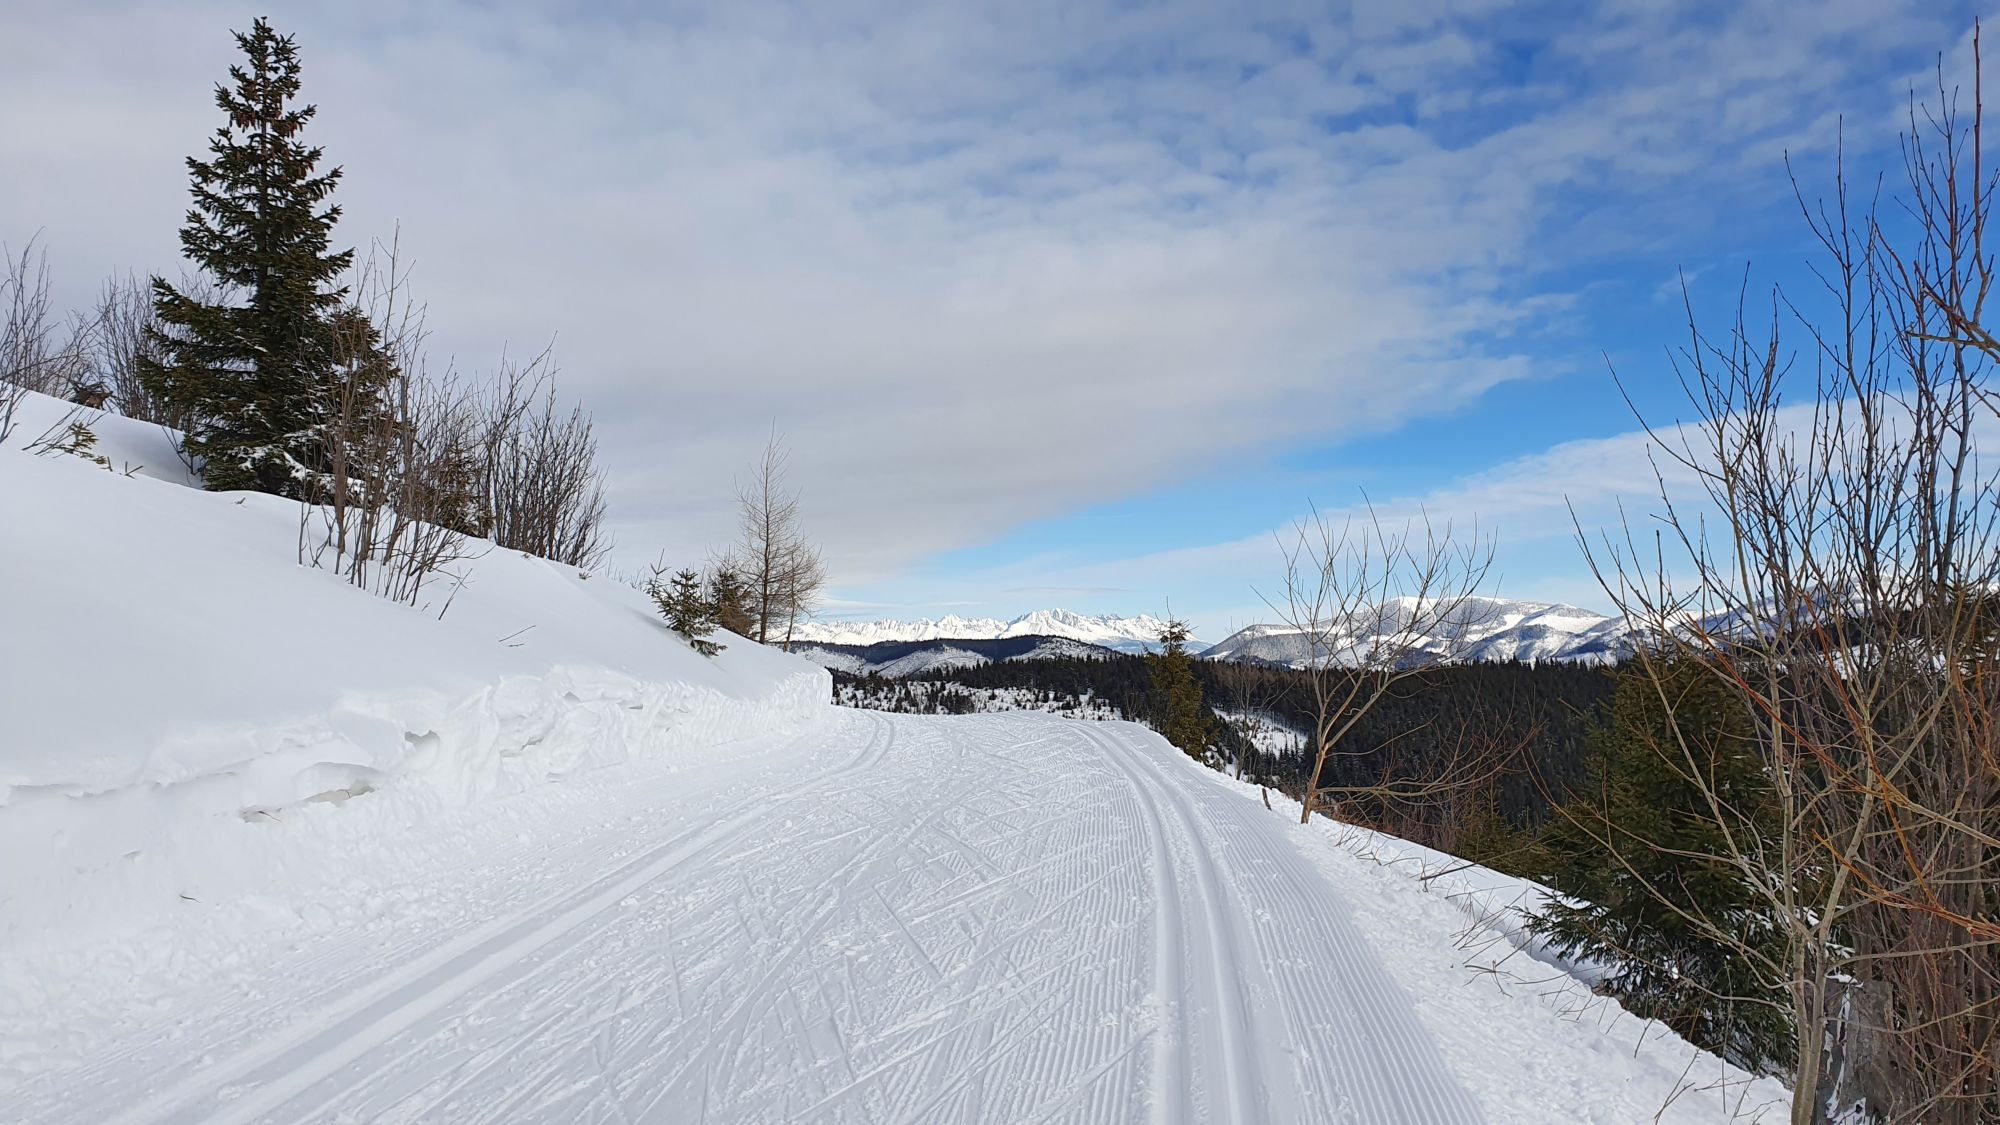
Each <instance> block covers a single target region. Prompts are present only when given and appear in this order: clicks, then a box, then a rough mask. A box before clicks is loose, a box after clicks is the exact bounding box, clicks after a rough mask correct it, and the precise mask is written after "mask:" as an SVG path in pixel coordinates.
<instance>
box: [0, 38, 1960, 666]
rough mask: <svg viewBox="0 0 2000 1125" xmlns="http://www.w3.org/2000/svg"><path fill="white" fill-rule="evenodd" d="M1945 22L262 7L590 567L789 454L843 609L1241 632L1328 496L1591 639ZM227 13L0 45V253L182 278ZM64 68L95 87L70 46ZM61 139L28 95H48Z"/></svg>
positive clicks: (378, 214) (675, 528) (700, 541)
mask: <svg viewBox="0 0 2000 1125" xmlns="http://www.w3.org/2000/svg"><path fill="white" fill-rule="evenodd" d="M1975 11H1976V10H1975V9H1973V8H1971V7H1968V6H1963V5H1959V4H1955V3H1939V2H1918V0H1825V2H1817V3H1794V2H1778V0H1751V2H1747V3H1637V2H1621V3H1606V4H1600V5H1595V6H1579V5H1573V4H1554V3H1546V4H1535V3H1529V4H1510V3H1500V2H1485V0H1481V2H1474V3H1450V4H1447V3H1438V4H1426V3H1404V4H1397V5H1385V4H1375V3H1358V4H1356V5H1354V6H1352V7H1346V6H1342V5H1326V4H1310V5H1304V4H1301V5H1289V4H1199V3H1161V4H1145V5H1138V4H1125V3H1104V4H1097V3H1084V2H1063V3H1056V2H1049V3H1022V4H1011V5H1007V6H1005V7H1000V6H975V5H966V4H948V5H923V4H913V3H869V2H852V3H847V2H842V3H823V4H811V5H803V4H801V5H766V4H757V3H728V4H712V5H709V4H681V5H638V4H596V5H548V6H541V5H526V4H512V3H506V2H504V0H502V2H497V3H484V2H482V3H476V4H475V3H454V2H442V3H436V4H425V5H422V6H410V5H402V4H388V3H369V2H362V3H356V4H350V5H342V6H338V7H331V6H322V5H312V6H297V5H277V6H274V7H273V9H272V11H271V15H272V17H273V19H274V22H276V23H277V25H278V26H279V27H280V29H281V30H285V31H291V32H295V33H296V34H297V35H298V37H299V39H300V42H301V46H302V49H303V51H304V57H305V65H306V73H305V82H306V91H307V94H308V96H309V97H310V98H312V99H313V100H315V101H317V102H318V103H319V104H320V105H321V107H322V108H321V114H320V117H319V119H318V120H316V121H315V122H314V125H313V134H314V139H315V140H316V141H317V142H318V143H320V144H323V145H324V146H325V147H326V150H327V156H328V159H329V160H331V161H333V162H337V163H340V164H341V165H343V166H344V167H345V168H346V179H345V180H344V182H343V185H342V189H341V199H342V201H343V203H344V205H345V207H346V217H345V219H344V221H343V224H342V228H341V231H342V236H343V238H344V239H345V240H347V241H351V242H353V243H356V244H359V245H362V246H364V247H365V246H366V245H367V244H368V243H369V241H370V240H371V239H376V238H384V237H387V236H389V235H390V234H391V233H392V232H395V231H396V230H398V228H399V227H400V231H401V238H402V242H403V245H404V248H405V253H406V255H407V256H408V258H410V259H412V260H413V261H414V263H415V272H414V277H413V283H414V285H415V287H416V289H417V292H418V294H419V296H421V297H422V298H424V299H426V300H427V301H428V302H429V305H430V325H431V328H432V332H433V335H432V345H433V351H434V358H435V360H436V361H437V362H439V363H442V362H445V361H446V360H447V359H449V360H450V361H451V362H453V363H454V364H455V365H456V366H457V367H458V368H459V369H460V370H462V371H465V372H468V373H470V374H474V375H477V374H478V373H479V372H481V371H486V370H491V368H492V367H493V365H494V363H495V362H496V360H497V358H498V356H499V354H500V353H501V350H502V349H503V348H508V349H511V350H513V351H515V352H516V353H518V352H520V351H522V350H538V349H539V348H540V347H541V346H543V345H545V344H547V343H548V342H549V341H551V340H553V341H555V345H556V354H557V357H558V359H559V360H560V361H561V364H562V367H563V386H564V387H565V388H566V389H567V390H569V391H571V392H574V393H575V394H577V395H578V396H580V397H582V398H583V399H584V400H585V401H586V402H587V403H588V404H589V405H590V406H591V407H592V408H593V409H594V410H595V411H596V413H597V417H598V421H599V428H600V435H601V443H602V447H603V453H604V456H605V459H606V461H607V464H608V466H609V468H610V471H611V478H612V504H613V518H614V521H615V523H616V528H615V530H616V533H617V537H618V540H619V544H620V561H621V562H622V563H623V564H624V565H626V566H637V565H640V564H641V563H643V562H646V561H650V560H651V559H652V558H653V557H655V556H656V555H658V554H662V553H664V554H665V555H666V556H667V557H669V558H670V559H674V560H681V561H696V560H699V559H700V558H702V557H703V556H705V555H707V554H709V553H710V552H712V551H714V550H717V549H720V548H722V547H724V546H725V545H726V544H727V541H728V540H729V538H730V536H731V534H732V532H733V526H732V525H733V517H732V493H733V488H734V483H735V480H736V479H737V478H738V477H740V476H741V475H742V474H743V473H744V472H745V471H746V470H747V468H748V466H749V465H750V464H751V463H752V461H753V460H754V459H755V457H756V455H757V452H758V449H759V447H760V446H761V443H762V441H763V439H764V437H765V435H766V434H768V433H769V432H770V430H771V429H772V428H773V427H775V428H777V429H778V430H780V431H782V432H783V433H784V434H785V435H786V438H787V442H788V445H789V447H790V449H791V451H792V464H793V466H794V472H795V479H796V481H797V483H799V484H800V486H801V487H802V489H803V492H804V512H805V514H806V518H807V520H808V523H809V527H810V529H811V530H812V532H813V533H814V534H815V536H816V538H818V539H819V540H820V541H821V542H822V544H823V545H824V548H825V552H826V555H827V559H828V562H829V564H830V569H831V572H832V577H833V582H832V589H831V591H830V592H831V594H832V595H833V600H832V602H831V604H830V605H829V612H830V613H833V614H839V615H847V616H916V615H931V614H936V613H940V612H945V611H956V612H965V613H978V614H986V615H1002V616H1004V615H1012V614H1015V613H1019V612H1024V611H1027V610H1030V609H1035V608H1042V607H1046V606H1053V605H1060V606H1063V607H1066V608H1072V609H1078V610H1086V611H1100V612H1125V613H1136V612H1159V611H1161V610H1162V609H1163V608H1164V607H1165V606H1166V605H1167V604H1168V602H1169V601H1171V604H1172V606H1173V609H1174V610H1175V611H1176V612H1177V613H1181V614H1183V615H1185V616H1188V617H1190V618H1192V619H1193V620H1194V621H1195V623H1196V624H1197V626H1198V627H1199V630H1200V632H1201V633H1202V634H1203V635H1218V634H1220V633H1221V632H1224V631H1226V630H1227V629H1228V628H1229V627H1230V626H1231V625H1236V624H1243V623H1246V622H1247V621H1249V620H1252V619H1255V618H1257V617H1260V616H1265V614H1264V613H1263V612H1262V610H1261V607H1260V606H1259V603H1258V598H1257V594H1256V592H1255V591H1256V590H1257V589H1258V588H1259V587H1260V586H1261V587H1266V588H1268V584H1269V583H1270V581H1271V580H1272V578H1273V577H1274V574H1275V571H1276V570H1277V568H1278V561H1279V560H1278V554H1277V549H1276V546H1275V544H1274V543H1273V541H1272V533H1273V532H1274V531H1275V530H1278V529H1280V528H1282V527H1283V526H1284V525H1285V524H1286V523H1287V522H1288V521H1289V520H1290V519H1292V518H1293V517H1295V516H1297V515H1298V514H1299V513H1301V512H1302V511H1304V510H1305V509H1306V507H1307V506H1308V504H1317V505H1319V506H1320V507H1321V508H1323V509H1332V510H1336V511H1337V510H1340V509H1342V508H1344V507H1347V506H1349V505H1352V504H1354V503H1356V502H1357V501H1358V499H1359V498H1360V496H1361V495H1362V493H1363V491H1364V490H1365V491H1366V493H1367V495H1368V496H1369V497H1371V498H1372V499H1373V500H1374V501H1375V502H1377V503H1378V504H1381V505H1383V506H1384V507H1385V508H1387V509H1389V510H1391V511H1408V510H1411V509H1413V508H1414V507H1416V506H1418V505H1422V506H1423V507H1425V508H1427V509H1428V510H1431V511H1433V512H1434V513H1437V514H1439V515H1440V516H1441V517H1442V518H1449V519H1451V520H1453V521H1454V523H1455V524H1456V525H1457V526H1461V527H1462V526H1466V525H1468V524H1470V523H1471V522H1472V521H1474V520H1476V521H1477V522H1478V525H1479V527H1480V529H1481V530H1482V531H1483V532H1486V533H1489V534H1491V535H1493V536H1494V537H1495V538H1496V539H1497V541H1498V552H1499V556H1498V581H1497V587H1498V592H1499V593H1502V594H1507V595H1512V596H1519V597H1534V598H1545V599H1550V600H1567V601H1573V602H1578V603H1581V604H1585V605H1591V606H1597V607H1600V608H1602V607H1603V606H1604V601H1605V599H1604V598H1603V597H1602V595H1601V594H1599V593H1598V592H1597V590H1596V588H1595V586H1594V584H1593V583H1592V582H1591V580H1590V579H1589V577H1588V575H1587V573H1586V572H1585V570H1584V568H1583V566H1582V563H1581V560H1580V558H1579V557H1578V555H1577V552H1576V550H1575V548H1574V546H1573V545H1572V544H1571V543H1570V541H1569V524H1568V518H1569V517H1568V510H1569V509H1568V505H1569V504H1571V503H1574V504H1576V506H1577V510H1578V511H1579V513H1580V514H1581V515H1582V516H1583V518H1585V520H1586V521H1587V522H1589V521H1604V520H1609V519H1611V518H1614V517H1615V515H1616V512H1617V510H1618V508H1617V505H1618V504H1619V502H1620V501H1621V500H1623V501H1626V502H1628V503H1629V502H1634V501H1642V500H1643V493H1644V486H1645V485H1646V483H1647V480H1646V470H1645V465H1646V461H1645V456H1644V448H1643V442H1640V441H1637V440H1635V439H1634V437H1633V432H1634V430H1635V423H1634V420H1633V418H1632V416H1631V414H1630V412H1629V411H1628V409H1627V408H1626V406H1625V405H1624V403H1623V402H1622V401H1621V400H1620V398H1619V396H1618V394H1617V393H1616V390H1615V388H1614V387H1613V386H1612V384H1611V382H1610V380H1609V377H1608V376H1607V374H1606V370H1605V367H1606V364H1605V360H1606V358H1607V357H1608V358H1609V359H1610V360H1611V361H1612V362H1613V363H1615V364H1616V366H1617V367H1618V369H1619V370H1620V372H1621V373H1622V374H1623V375H1624V376H1625V377H1626V380H1627V385H1628V387H1630V388H1631V389H1632V391H1633V393H1634V395H1635V397H1636V398H1637V400H1638V401H1639V403H1640V405H1641V406H1642V407H1643V408H1644V409H1646V411H1647V412H1648V413H1649V415H1652V416H1654V417H1670V416H1671V414H1672V409H1673V396H1672V394H1671V393H1670V391H1671V389H1670V387H1669V386H1668V372H1667V369H1666V366H1665V363H1664V360H1663V356H1664V351H1665V349H1666V348H1667V347H1669V346H1671V345H1673V344H1674V343H1676V342H1678V340H1679V339H1680V337H1681V333H1682V329H1681V324H1682V313H1681V310H1680V307H1679V301H1678V295H1677V292H1676V289H1675V278H1676V276H1677V272H1678V271H1685V272H1686V275H1687V276H1688V277H1689V278H1690V279H1691V281H1692V285H1693V294H1694V298H1695V301H1696V303H1697V306H1698V308H1699V309H1700V311H1701V313H1702V315H1703V316H1704V317H1715V316H1719V315H1722V314H1723V313H1724V312H1726V310H1727V308H1728V305H1729V302H1730V300H1731V299H1732V298H1733V296H1734V294H1735V291H1736V287H1737V285H1738V283H1739V282H1740V280H1741V277H1742V269H1743V267H1744V265H1745V263H1746V262H1754V263H1755V266H1756V274H1755V277H1756V279H1757V281H1756V284H1757V285H1758V286H1759V287H1760V288H1759V290H1758V291H1759V292H1761V291H1762V289H1761V287H1762V286H1765V285H1768V284H1769V283H1770V282H1772V281H1786V282H1791V283H1797V282H1799V281H1800V280H1801V278H1802V272H1801V270H1802V266H1801V263H1802V262H1803V260H1804V258H1805V256H1806V254H1807V251H1808V235H1807V232H1806V230H1805V229H1804V227H1803V225H1802V224H1801V223H1800V222H1799V220H1798V218H1797V216H1796V214H1795V212H1794V207H1793V203H1792V200H1791V196H1790V188H1789V186H1788V183H1787V181H1786V178H1785V170H1784V166H1783V163H1782V160H1783V156H1784V154H1786V153H1787V152H1789V153H1791V154H1792V156H1793V157H1794V159H1795V161H1796V163H1797V166H1798V168H1799V170H1800V172H1801V175H1802V177H1803V179H1804V182H1805V184H1806V186H1807V188H1808V190H1810V191H1815V192H1816V191H1819V190H1822V189H1823V188H1824V187H1825V186H1826V185H1827V184H1828V182H1829V175H1830V170H1831V166H1832V146H1833V143H1834V140H1835V137H1836V135H1837V132H1838V128H1837V123H1839V122H1843V121H1844V123H1845V125H1844V129H1845V135H1846V138H1847V146H1848V153H1849V158H1850V162H1851V163H1852V164H1853V165H1854V166H1855V167H1856V168H1858V169H1863V170H1866V171H1873V170H1876V169H1889V168H1892V166H1893V162H1894V158H1895V152H1894V144H1895V135H1896V130H1897V128H1898V126H1899V124H1900V117H1901V113H1902V111H1903V108H1904V106H1905V99H1906V96H1907V92H1908V91H1909V89H1910V87H1911V85H1912V83H1913V82H1922V81H1927V80H1928V77H1929V75H1930V72H1931V68H1932V67H1934V66H1935V64H1936V61H1937V59H1938V58H1939V56H1940V54H1941V53H1942V54H1943V55H1945V56H1946V58H1947V65H1948V69H1949V71H1950V73H1951V74H1952V76H1953V79H1954V80H1958V79H1962V78H1963V77H1964V74H1965V68H1966V61H1965V60H1966V58H1967V55H1966V52H1965V50H1964V42H1965V37H1966V35H1967V33H1968V31H1969V29H1970V27H1971V22H1972V18H1973V16H1974V14H1975ZM246 18H247V17H246V16H245V15H244V14H243V13H242V12H240V11H237V10H235V9H233V8H229V7H226V6H222V5H212V4H205V3H200V2H190V3H185V4H176V5H173V6H172V8H171V10H167V9H166V8H164V7H163V6H160V5H147V4H140V3H98V2H78V3H71V4H64V5H40V6H36V7H35V9H34V10H28V11H21V10H10V11H9V12H8V13H7V14H5V15H4V16H0V33H5V34H6V35H7V37H8V39H9V41H10V42H12V43H16V44H18V46H17V47H16V49H15V50H14V51H13V52H12V54H13V55H14V56H15V57H16V58H17V59H19V60H21V66H22V69H23V72H22V73H21V74H19V75H18V76H17V77H16V80H15V81H13V82H10V83H8V84H6V88H5V89H4V90H0V136H4V137H6V138H7V142H6V143H7V144H8V145H9V146H10V148H11V149H12V150H13V151H12V152H10V154H9V156H10V159H8V160H7V161H6V162H5V166H6V169H7V170H6V171H5V172H4V173H0V241H5V242H8V243H11V244H13V245H15V246H17V247H18V246H19V245H20V244H21V243H22V242H23V241H24V240H26V239H27V238H29V237H30V236H35V235H37V234H39V237H40V240H41V241H40V244H41V245H42V246H43V247H45V248H46V249H47V250H48V252H49V254H50V260H51V266H52V268H53V269H54V270H55V272H56V276H57V278H58V282H59V285H60V287H61V288H62V290H63V292H64V294H66V295H68V296H69V297H71V298H73V299H75V300H78V301H81V300H83V299H85V298H87V296H88V294H89V293H90V292H92V291H93V290H94V289H95V287H96V285H97V283H98V280H99V279H100V278H102V277H103V276H105V275H106V274H108V273H110V272H113V271H119V272H122V271H125V270H136V271H139V272H142V273H145V272H155V271H157V272H164V273H172V272H174V270H175V269H176V268H177V263H176V261H175V254H176V251H175V243H174V234H173V232H174V228H175V227H176V225H177V224H178V221H179V215H180V212H181V210H182V209H183V208H184V206H185V198H186V196H185V191H186V185H185V180H184V171H183V169H182V167H181V164H180V160H181V158H182V157H183V156H185V155H186V154H187V153H189V152H192V151H194V150H195V149H196V147H197V146H198V145H199V144H200V143H201V140H202V138H203V137H204V135H205V134H206V133H207V131H208V130H209V129H211V128H212V127H213V125H214V121H213V120H212V118H213V116H214V110H213V108H212V106H211V105H210V103H209V101H208V97H207V94H206V91H207V88H208V86H209V85H210V84H211V83H212V82H213V81H215V80H216V79H217V78H218V77H219V76H220V74H221V73H222V69H223V67H225V66H226V65H227V64H228V62H229V61H230V58H229V56H230V51H231V44H230V41H229V38H228V35H227V31H228V29H230V28H232V27H238V26H241V25H242V24H243V22H244V20H245V19H246ZM84 44H87V45H88V47H89V49H88V50H84V49H81V45H84ZM58 90H59V91H63V92H64V94H63V96H62V97H60V98H52V97H50V96H49V92H50V91H58Z"/></svg>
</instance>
